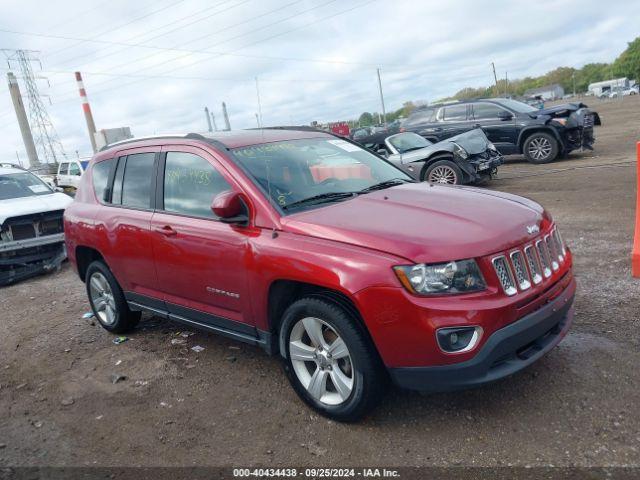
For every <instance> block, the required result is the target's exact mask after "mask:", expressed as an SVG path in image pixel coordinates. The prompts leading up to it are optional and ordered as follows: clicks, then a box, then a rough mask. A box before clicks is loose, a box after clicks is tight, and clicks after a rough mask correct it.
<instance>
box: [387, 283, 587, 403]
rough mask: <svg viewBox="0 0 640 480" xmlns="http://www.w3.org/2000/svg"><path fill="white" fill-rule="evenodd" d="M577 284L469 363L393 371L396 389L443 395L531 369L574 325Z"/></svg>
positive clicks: (502, 332)
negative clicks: (446, 392)
mask: <svg viewBox="0 0 640 480" xmlns="http://www.w3.org/2000/svg"><path fill="white" fill-rule="evenodd" d="M574 295H575V280H573V279H572V280H571V283H570V284H569V285H568V286H567V287H566V288H565V289H564V290H563V291H562V293H560V294H559V295H558V296H557V297H556V298H554V299H553V300H551V301H550V302H549V303H547V304H546V305H544V306H543V307H541V308H540V309H538V310H536V311H535V312H533V313H530V314H529V315H526V316H524V317H522V318H521V319H519V320H517V321H515V322H513V323H511V324H509V325H507V326H505V327H503V328H501V329H499V330H496V331H495V332H494V333H493V334H492V335H491V336H490V337H489V338H488V340H487V341H486V342H485V343H484V345H483V346H482V348H481V349H480V351H479V352H478V353H477V354H476V355H475V356H474V357H473V358H471V359H470V360H467V361H465V362H461V363H457V364H450V365H439V366H432V367H400V368H390V369H389V374H390V375H391V378H392V379H393V381H394V383H396V385H398V386H400V387H402V388H406V389H409V390H419V391H428V392H441V391H449V390H458V389H463V388H471V387H476V386H480V385H483V384H486V383H490V382H494V381H496V380H499V379H501V378H504V377H507V376H509V375H512V374H514V373H516V372H518V371H520V370H522V369H523V368H525V367H527V366H529V365H531V364H532V363H533V362H535V361H536V360H538V359H539V358H541V357H542V356H543V355H545V354H546V353H547V352H549V351H550V350H551V349H552V348H553V347H555V346H556V345H557V344H558V343H560V341H561V340H562V339H563V338H564V336H565V335H566V334H567V331H568V330H569V328H570V327H571V323H572V321H573V298H574Z"/></svg>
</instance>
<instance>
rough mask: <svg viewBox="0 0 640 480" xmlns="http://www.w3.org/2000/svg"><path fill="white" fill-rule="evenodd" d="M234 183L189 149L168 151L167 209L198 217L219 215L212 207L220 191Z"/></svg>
mask: <svg viewBox="0 0 640 480" xmlns="http://www.w3.org/2000/svg"><path fill="white" fill-rule="evenodd" d="M225 190H231V185H229V183H227V181H226V180H225V179H224V178H223V177H222V175H221V174H220V172H218V170H216V169H215V168H214V167H213V165H211V163H209V162H208V161H207V160H205V159H204V158H202V157H200V156H198V155H195V154H193V153H187V152H167V158H166V161H165V171H164V210H165V211H167V212H173V213H179V214H183V215H188V216H195V217H208V218H217V217H216V216H215V215H214V213H213V212H212V211H211V203H212V202H213V199H214V197H215V196H216V195H218V194H219V193H221V192H224V191H225Z"/></svg>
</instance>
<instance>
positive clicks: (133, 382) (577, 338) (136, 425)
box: [0, 97, 640, 466]
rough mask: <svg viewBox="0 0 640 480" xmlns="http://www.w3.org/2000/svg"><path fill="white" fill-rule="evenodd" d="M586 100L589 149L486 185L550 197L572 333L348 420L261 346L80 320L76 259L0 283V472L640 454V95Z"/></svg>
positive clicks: (630, 457)
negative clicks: (448, 385)
mask: <svg viewBox="0 0 640 480" xmlns="http://www.w3.org/2000/svg"><path fill="white" fill-rule="evenodd" d="M591 103H592V104H593V105H592V106H593V107H595V108H596V109H597V110H598V111H599V112H600V114H601V116H602V120H603V123H604V125H603V126H602V127H599V128H598V129H597V131H596V136H597V144H596V148H595V151H594V152H585V153H574V154H572V155H571V156H570V157H569V158H568V159H565V160H559V161H557V162H555V163H553V164H550V165H543V166H536V165H529V164H527V163H525V162H523V161H522V160H519V159H514V160H510V161H509V163H508V164H507V165H505V166H504V167H503V168H501V169H500V178H499V179H497V180H494V181H493V182H492V183H490V184H489V186H488V188H493V189H497V190H505V191H509V192H512V193H516V194H521V195H525V196H527V197H531V198H533V199H535V200H537V201H539V202H541V203H543V204H544V205H545V206H546V207H547V208H548V209H549V210H550V211H551V212H552V213H553V215H554V217H555V218H556V220H557V221H558V223H559V225H560V226H561V228H562V232H563V234H564V237H565V239H566V241H567V243H568V244H569V245H570V246H571V248H572V249H573V252H574V255H575V272H576V275H577V278H578V283H579V291H578V294H577V299H576V319H575V324H574V327H573V329H572V331H571V332H570V334H569V335H568V336H567V338H566V339H565V340H564V341H563V342H562V343H561V344H560V346H559V347H558V348H556V349H554V350H553V351H552V352H551V353H550V354H549V355H547V356H546V357H545V358H543V359H542V360H541V361H539V362H538V363H537V364H535V365H534V366H532V367H531V368H529V369H528V370H526V371H524V372H522V373H520V374H518V375H516V376H514V377H512V378H508V379H506V380H504V381H501V382H499V383H497V384H494V385H491V386H487V387H484V388H481V389H477V390H473V391H466V392H460V393H452V394H439V395H430V396H423V395H419V394H415V393H409V392H403V391H398V390H392V391H390V392H389V394H388V395H387V397H386V399H385V400H384V402H383V403H382V405H381V406H380V407H379V408H378V409H377V410H376V411H375V412H374V413H373V415H372V416H370V417H369V418H367V419H365V420H364V421H362V422H361V423H359V424H353V425H343V424H339V423H335V422H332V421H328V420H326V419H324V418H322V417H319V416H318V415H316V414H315V413H313V412H312V411H311V410H309V409H308V408H307V407H305V406H304V405H303V404H302V403H301V401H299V400H298V398H297V397H296V395H295V394H294V392H293V390H292V389H291V388H289V385H288V383H287V381H286V379H285V377H284V375H283V373H282V371H281V367H280V364H279V362H278V360H277V359H276V358H270V357H268V356H267V355H266V354H264V353H263V352H262V351H261V350H259V349H258V348H254V347H251V346H246V345H243V344H239V343H235V342H233V341H230V340H227V339H225V338H222V337H217V336H214V335H211V334H206V333H201V332H196V333H195V335H193V336H190V337H188V338H187V339H186V344H185V345H172V343H171V340H172V339H181V338H182V337H180V336H177V335H176V332H179V331H182V328H183V327H181V326H179V325H177V324H171V323H168V322H163V321H160V320H158V319H155V318H152V317H150V316H145V317H143V321H142V323H141V327H140V328H139V329H138V330H137V331H135V332H133V333H132V334H131V335H130V336H129V340H128V341H127V342H125V343H122V344H120V345H116V344H114V343H113V339H114V336H112V335H111V334H109V333H107V332H106V331H104V330H103V329H102V328H100V327H99V326H97V325H95V324H94V323H93V322H92V321H91V320H84V319H82V314H83V313H85V312H87V311H88V310H89V307H88V303H87V300H86V295H85V291H84V286H83V284H82V283H81V282H80V281H79V280H78V278H77V277H76V275H75V274H74V273H73V271H72V269H71V267H70V266H69V265H68V264H65V265H64V266H63V269H62V271H60V272H58V273H55V274H52V275H48V276H43V277H39V278H37V279H33V280H30V281H26V282H23V283H20V284H17V285H14V286H11V287H8V288H4V289H2V290H0V412H1V415H0V466H1V465H5V466H6V465H43V466H44V465H68V466H71V465H78V466H82V465H88V466H90V465H102V466H113V465H136V466H138V465H143V466H147V465H148V466H151V465H181V466H190V465H235V466H249V465H264V466H276V465H285V466H287V465H298V466H300V465H318V466H347V465H353V466H370V465H396V466H399V465H440V466H445V465H489V466H496V465H555V466H560V465H563V466H572V465H580V466H588V465H600V466H602V465H605V466H612V465H639V464H640V416H639V415H638V409H639V405H640V387H639V386H640V368H639V366H640V348H639V347H640V336H638V331H639V329H640V280H633V279H632V278H631V277H630V251H631V245H632V236H633V222H634V207H635V182H636V177H635V166H636V164H635V156H634V155H635V154H634V152H635V142H636V141H637V140H639V139H640V129H639V126H640V98H638V97H635V98H625V99H624V102H622V103H621V102H619V101H610V102H607V103H604V102H599V101H597V100H593V99H591ZM496 214H497V215H499V212H496ZM194 345H201V346H202V347H204V348H205V350H204V351H202V352H200V353H195V352H193V351H191V350H190V347H192V346H194ZM113 375H122V376H124V377H126V378H125V379H124V380H121V381H119V382H117V383H112V376H113Z"/></svg>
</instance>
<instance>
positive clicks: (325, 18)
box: [59, 0, 376, 103]
mask: <svg viewBox="0 0 640 480" xmlns="http://www.w3.org/2000/svg"><path fill="white" fill-rule="evenodd" d="M334 1H336V0H331V1H330V2H327V3H332V2H334ZM374 1H376V0H367V1H365V2H363V3H360V4H358V5H355V6H353V7H351V8H348V9H345V10H341V11H339V12H336V13H333V14H331V15H327V16H324V17H321V18H319V19H316V20H314V21H312V22H308V23H305V24H303V25H300V26H298V27H294V28H291V29H289V30H285V31H284V32H280V33H277V34H274V35H271V36H269V37H266V38H262V39H260V40H256V41H254V42H251V43H248V44H246V45H243V46H241V47H238V48H236V49H235V50H231V51H230V52H223V53H221V54H219V55H216V56H215V57H220V56H223V55H227V54H228V53H235V52H237V51H239V50H242V49H245V48H247V47H250V46H254V45H258V44H260V43H264V42H265V41H268V40H271V39H273V38H277V37H280V36H282V35H286V34H288V33H291V32H295V31H298V30H301V29H303V28H307V27H310V26H314V25H316V24H317V23H319V22H322V21H325V20H328V19H330V18H334V17H337V16H339V15H343V14H345V13H348V12H350V11H353V10H355V9H357V8H361V7H364V6H365V5H368V4H370V3H373V2H374ZM303 13H305V12H300V13H299V14H298V15H301V14H303ZM190 55H191V54H186V55H183V56H180V57H177V58H173V59H169V60H165V61H163V62H161V63H159V64H157V65H154V66H153V67H149V68H155V67H159V66H161V65H164V64H167V63H174V62H176V61H177V60H180V59H182V58H184V57H187V56H190ZM207 60H210V59H209V58H206V59H200V60H197V61H195V62H191V64H189V65H179V66H178V67H176V68H172V69H170V70H168V71H166V72H165V73H171V72H175V71H177V70H183V69H185V68H188V67H192V66H194V65H197V64H199V63H202V62H204V61H207ZM142 80H143V79H142ZM142 80H134V81H132V82H128V83H125V84H118V85H116V86H114V87H110V88H107V89H103V90H99V91H98V92H97V93H92V95H93V96H94V97H95V96H96V94H97V95H100V94H102V93H106V92H109V91H112V90H114V89H115V88H117V89H121V88H123V87H126V86H129V85H133V84H135V83H139V82H140V81H142ZM103 83H107V82H103ZM66 101H67V100H65V101H64V102H66ZM59 103H62V102H59Z"/></svg>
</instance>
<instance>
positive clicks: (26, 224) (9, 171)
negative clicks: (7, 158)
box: [0, 164, 73, 286]
mask: <svg viewBox="0 0 640 480" xmlns="http://www.w3.org/2000/svg"><path fill="white" fill-rule="evenodd" d="M72 201H73V200H72V199H71V197H69V196H67V195H65V194H63V193H59V192H56V191H55V190H53V189H51V187H49V186H48V185H47V184H46V183H45V182H43V181H42V180H40V179H39V178H38V177H37V176H36V175H34V174H33V173H31V172H29V171H27V170H25V169H23V168H21V167H18V166H16V165H11V164H0V286H2V285H8V284H10V283H14V282H17V281H20V280H24V279H26V278H29V277H32V276H35V275H38V274H40V273H43V272H47V271H51V270H53V269H55V268H57V267H58V266H59V265H60V263H61V262H62V261H63V260H64V259H65V258H66V251H65V247H64V233H63V223H62V215H63V213H64V210H65V208H66V207H67V206H68V205H69V204H70V203H71V202H72Z"/></svg>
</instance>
